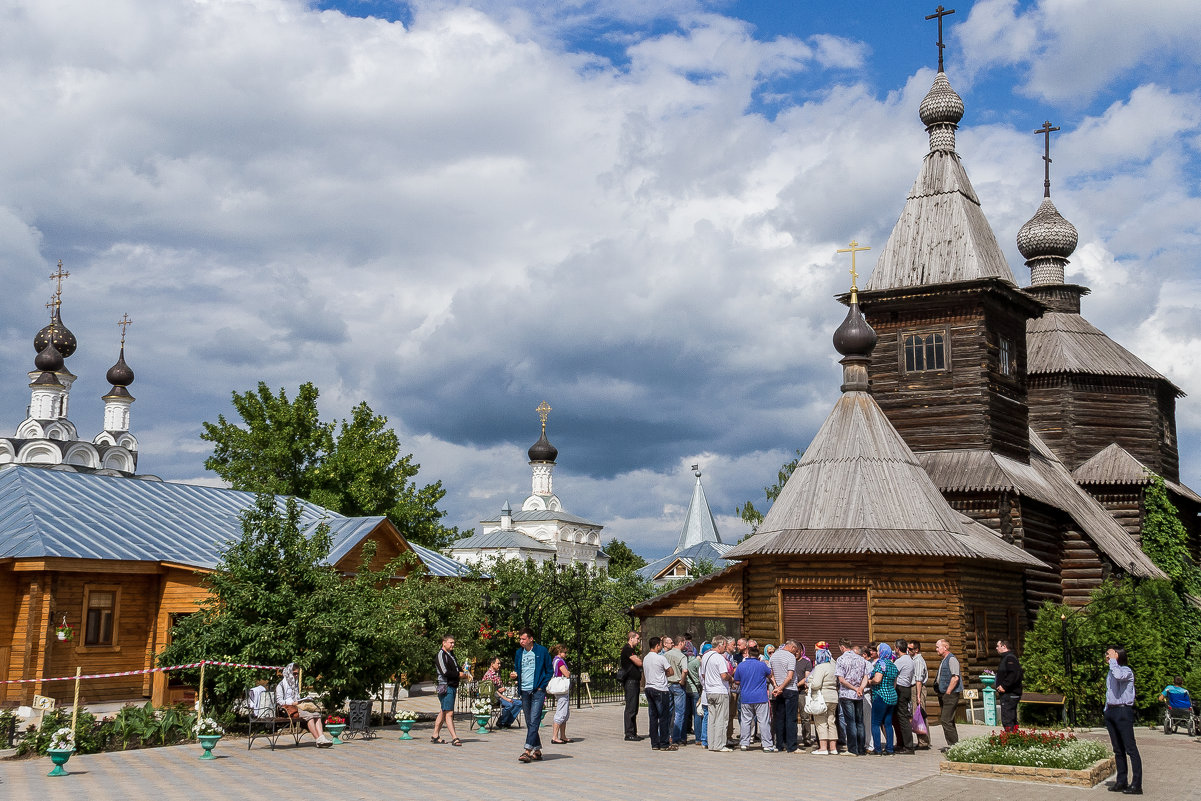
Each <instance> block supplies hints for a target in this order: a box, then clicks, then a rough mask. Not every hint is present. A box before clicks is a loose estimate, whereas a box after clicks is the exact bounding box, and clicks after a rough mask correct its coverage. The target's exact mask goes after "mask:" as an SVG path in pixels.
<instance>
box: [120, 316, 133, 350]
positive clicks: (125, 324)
mask: <svg viewBox="0 0 1201 801" xmlns="http://www.w3.org/2000/svg"><path fill="white" fill-rule="evenodd" d="M117 325H119V326H121V347H122V348H124V347H125V329H126V328H128V327H129V326H131V325H133V320H131V319H129V312H125V314H124V315H122V317H121V319H120V320H118V321H117Z"/></svg>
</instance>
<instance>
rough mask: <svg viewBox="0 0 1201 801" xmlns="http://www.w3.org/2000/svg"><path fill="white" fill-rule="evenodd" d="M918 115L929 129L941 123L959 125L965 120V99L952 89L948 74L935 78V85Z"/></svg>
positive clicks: (923, 100) (940, 74) (923, 102)
mask: <svg viewBox="0 0 1201 801" xmlns="http://www.w3.org/2000/svg"><path fill="white" fill-rule="evenodd" d="M918 114H920V115H921V118H922V123H923V124H924V125H925V126H926V127H927V128H928V127H930V126H931V125H937V124H939V123H944V124H946V123H949V124H951V125H957V124H958V123H959V121H960V120H961V119H963V98H962V97H960V96H959V94H958V93H957V92H956V91H955V90H954V89H952V88H951V82H950V81H948V80H947V75H946V73H944V72H940V73H938V75H936V76H934V85H933V86H931V87H930V91H929V92H927V93H926V96H925V98H923V99H922V104H921V106H919V107H918Z"/></svg>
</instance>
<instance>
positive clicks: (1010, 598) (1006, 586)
mask: <svg viewBox="0 0 1201 801" xmlns="http://www.w3.org/2000/svg"><path fill="white" fill-rule="evenodd" d="M959 586H960V587H961V588H962V592H963V611H964V618H963V626H964V630H965V631H966V632H967V637H966V642H965V645H964V648H963V649H962V650H961V651H960V652H959V653H960V661H961V662H962V663H963V664H962V666H963V668H964V669H965V670H966V671H967V677H966V679H967V680H966V686H968V687H976V688H979V687H981V686H983V685H981V683H980V681H979V676H980V672H981V671H982V670H985V669H988V670H996V667H997V663H998V662H999V661H1000V655H999V654H997V652H996V648H995V646H996V642H997V640H1000V639H1009V640H1013V642H1014V643H1015V647H1016V648H1018V649H1020V648H1021V641H1022V638H1023V636H1024V635H1025V632H1026V623H1025V620H1026V597H1025V587H1024V581H1023V578H1022V575H1021V574H1020V573H1016V572H1013V571H1006V570H997V569H995V567H994V566H988V565H973V564H964V565H962V566H961V567H960V569H959Z"/></svg>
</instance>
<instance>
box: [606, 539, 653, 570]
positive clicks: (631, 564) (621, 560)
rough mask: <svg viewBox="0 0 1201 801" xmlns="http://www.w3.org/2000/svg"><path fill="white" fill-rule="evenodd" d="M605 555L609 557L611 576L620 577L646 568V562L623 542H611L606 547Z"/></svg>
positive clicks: (615, 540)
mask: <svg viewBox="0 0 1201 801" xmlns="http://www.w3.org/2000/svg"><path fill="white" fill-rule="evenodd" d="M605 553H607V554H608V555H609V568H608V569H609V575H610V576H620V575H623V574H625V573H630V572H633V571H635V570H637V569H639V568H641V567H646V564H647V562H646V560H645V559H643V558H642V557H641V556H639V555H638V554H636V553H634V549H633V548H631V547H630V546H629V545H627V544H626V543H625V542H623V541H621V540H617V539H614V540H609V542H608V544H607V545H605Z"/></svg>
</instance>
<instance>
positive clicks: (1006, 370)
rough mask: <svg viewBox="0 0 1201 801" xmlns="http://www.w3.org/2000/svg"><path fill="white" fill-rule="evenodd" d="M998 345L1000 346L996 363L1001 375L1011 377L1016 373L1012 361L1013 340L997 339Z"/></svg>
mask: <svg viewBox="0 0 1201 801" xmlns="http://www.w3.org/2000/svg"><path fill="white" fill-rule="evenodd" d="M998 344H999V345H1000V353H999V355H998V361H999V362H1000V365H999V366H1000V370H1001V375H1013V374H1014V373H1015V372H1017V370H1016V365H1015V364H1014V359H1013V340H1012V339H1010V338H1009V337H998Z"/></svg>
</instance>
